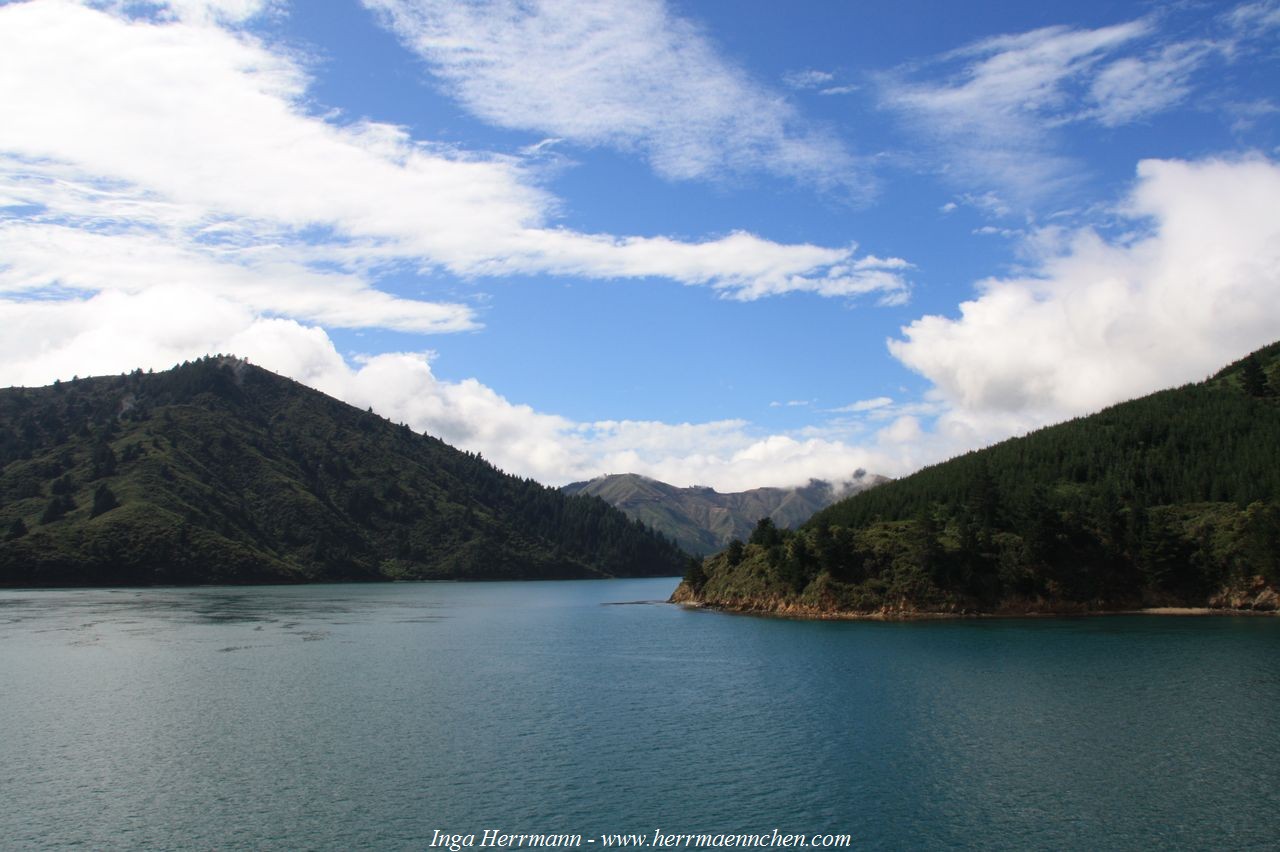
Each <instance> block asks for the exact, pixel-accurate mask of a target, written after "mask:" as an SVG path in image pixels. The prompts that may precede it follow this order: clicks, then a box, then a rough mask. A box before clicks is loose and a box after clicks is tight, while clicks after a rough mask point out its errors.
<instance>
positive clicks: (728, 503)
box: [560, 470, 887, 556]
mask: <svg viewBox="0 0 1280 852" xmlns="http://www.w3.org/2000/svg"><path fill="white" fill-rule="evenodd" d="M886 481H887V480H886V479H885V478H884V477H883V476H876V475H875V474H868V473H867V472H866V471H865V470H858V471H856V472H854V474H853V477H852V478H851V479H848V480H846V481H843V482H839V483H831V482H825V481H822V480H817V479H813V480H810V481H809V484H808V485H802V486H800V487H799V488H753V489H751V490H750V491H735V492H732V493H729V494H722V493H721V492H719V491H716V490H715V489H713V488H707V487H703V486H693V487H690V488H677V487H676V486H674V485H668V484H667V483H665V482H659V481H658V480H656V479H649V478H648V477H647V476H640V475H638V474H634V473H621V474H612V475H609V476H601V477H598V478H596V479H592V480H590V481H587V482H574V483H572V484H570V485H566V486H564V487H563V488H561V489H560V490H561V491H564V492H565V493H566V494H590V495H594V496H596V497H599V498H600V499H601V500H604V501H605V502H606V503H608V504H609V505H611V506H615V507H617V508H619V509H621V510H622V511H623V512H626V513H627V517H629V518H634V519H635V520H637V521H641V522H642V523H644V524H646V525H648V526H650V527H652V528H653V529H655V530H657V531H658V532H660V533H662V534H663V535H665V536H667V537H668V538H670V539H672V540H673V541H675V543H676V544H677V545H679V546H680V547H681V548H682V549H683V550H684V551H685V552H686V553H692V554H695V555H697V556H705V555H706V554H708V553H713V552H715V551H717V550H721V549H723V548H724V547H725V546H726V545H728V544H729V542H731V541H732V540H733V539H735V538H746V537H747V536H748V535H750V533H751V528H752V527H753V526H754V525H755V523H756V521H758V520H760V519H761V518H768V519H769V520H771V521H773V522H774V523H775V524H777V525H778V526H780V527H786V528H791V527H798V526H800V525H801V524H802V523H804V522H805V521H807V520H809V518H811V517H813V514H814V513H815V512H817V511H818V510H819V509H822V508H825V507H827V506H830V505H831V504H832V503H834V502H835V501H836V500H837V499H839V498H840V497H844V496H848V495H849V494H852V493H854V492H857V491H861V490H863V489H865V488H871V487H872V486H875V485H879V484H880V483H881V482H886Z"/></svg>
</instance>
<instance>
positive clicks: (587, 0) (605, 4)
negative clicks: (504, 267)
mask: <svg viewBox="0 0 1280 852" xmlns="http://www.w3.org/2000/svg"><path fill="white" fill-rule="evenodd" d="M364 2H365V5H366V6H368V7H370V8H371V9H374V10H375V11H376V12H377V13H378V15H379V18H380V19H381V20H382V21H383V22H385V24H386V25H387V26H388V27H389V28H390V29H391V30H393V31H394V32H395V33H396V34H397V35H398V36H399V37H400V38H401V40H402V41H403V42H404V43H405V44H406V45H408V46H409V47H410V48H411V49H413V50H414V51H416V52H417V53H418V54H419V55H421V56H422V57H423V58H424V59H425V60H426V61H427V63H428V66H429V67H430V68H431V70H432V72H433V73H434V74H435V75H437V77H439V79H440V80H442V81H443V83H444V86H445V88H446V90H447V91H448V92H450V93H451V94H452V95H453V96H454V97H455V98H457V99H458V101H459V102H460V103H462V104H463V106H465V107H466V108H467V109H468V110H469V111H471V112H472V113H473V114H475V115H476V116H478V117H479V118H481V119H482V120H484V121H486V122H489V123H491V124H494V125H497V126H500V127H508V128H515V129H519V130H529V131H534V132H537V133H546V134H554V135H556V136H559V137H563V138H564V139H567V140H571V141H573V142H575V143H577V144H580V145H587V146H606V147H610V148H614V149H617V150H621V151H625V152H634V153H637V154H639V155H641V156H643V157H645V158H646V159H647V160H648V161H649V162H650V163H651V165H652V167H653V168H654V169H655V170H656V171H657V172H658V173H659V174H661V175H664V176H666V177H668V178H672V179H677V180H684V179H694V178H699V179H719V178H722V177H724V176H725V175H726V174H732V173H744V172H767V173H772V174H775V175H780V176H782V177H786V178H790V179H794V180H797V181H800V182H801V183H805V184H809V185H815V186H819V187H829V188H837V187H838V188H843V189H845V190H852V191H854V192H857V193H859V194H861V193H862V192H863V191H864V189H865V186H864V180H865V175H864V174H863V173H862V170H861V169H860V168H859V166H858V163H857V162H856V160H855V158H854V157H853V156H852V155H851V154H850V152H849V151H848V150H847V149H846V147H845V145H844V144H843V143H842V142H841V141H840V140H839V139H837V138H836V137H835V136H833V135H831V134H828V133H826V132H824V131H822V130H821V129H819V128H817V127H815V126H813V125H811V124H810V123H809V122H807V121H805V120H804V119H803V117H802V116H800V115H799V114H798V113H797V112H796V110H795V109H794V108H793V107H791V106H790V105H789V104H788V103H787V101H786V100H785V98H783V97H781V95H780V94H779V93H777V92H775V91H771V90H770V89H769V88H768V87H766V86H765V85H764V84H763V83H761V82H758V81H756V80H753V79H752V78H751V77H750V75H748V74H747V73H746V72H745V71H744V70H743V69H741V68H739V67H738V66H737V65H735V64H733V63H732V62H730V61H729V60H728V59H726V58H725V57H723V56H722V55H721V54H720V52H719V51H718V50H717V49H716V47H715V45H714V44H713V43H712V42H711V41H710V40H709V39H708V38H707V37H706V35H705V34H704V33H703V32H702V31H701V30H700V29H699V28H698V27H697V26H696V25H695V24H694V23H692V22H691V21H689V20H687V19H684V18H682V17H680V16H679V15H676V14H675V13H673V12H672V11H671V10H670V9H668V8H667V6H666V4H665V3H663V2H661V0H626V2H621V0H532V2H519V3H517V2H514V0H482V2H474V3H456V2H451V0H364ZM825 73H826V72H821V71H806V72H798V74H799V76H796V77H795V78H794V81H795V82H796V83H797V84H800V85H806V86H807V85H812V84H814V83H816V82H817V81H819V80H820V79H822V78H823V76H824V74H825Z"/></svg>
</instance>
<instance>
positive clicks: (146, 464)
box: [0, 357, 686, 586]
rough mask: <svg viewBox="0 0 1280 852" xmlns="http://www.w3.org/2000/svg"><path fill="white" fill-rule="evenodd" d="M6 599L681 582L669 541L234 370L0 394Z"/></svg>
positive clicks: (253, 370) (346, 408) (594, 505)
mask: <svg viewBox="0 0 1280 852" xmlns="http://www.w3.org/2000/svg"><path fill="white" fill-rule="evenodd" d="M0 536H2V537H3V540H2V541H0V585H7V586H15V585H24V586H52V585H147V584H183V583H280V582H314V581H352V580H401V579H413V580H418V579H551V578H574V577H610V576H619V577H620V576H670V575H674V574H679V573H681V572H682V571H684V570H685V567H686V562H685V556H684V554H683V553H681V551H680V550H679V549H678V548H677V547H676V546H675V545H674V544H672V543H671V542H669V541H667V540H666V539H664V538H662V537H661V536H659V535H656V534H654V533H653V532H652V531H650V530H649V529H648V528H646V527H645V526H644V525H643V524H640V523H637V522H634V521H632V520H630V519H628V518H627V517H626V516H625V515H623V514H622V513H621V512H619V511H618V510H616V509H614V508H613V507H611V506H609V505H608V504H606V503H605V502H604V501H602V500H599V499H596V498H594V497H568V496H565V495H563V494H561V493H560V492H559V491H557V490H555V489H552V488H547V487H545V486H542V485H540V484H538V483H537V482H534V481H533V480H529V479H519V478H517V477H514V476H509V475H507V474H505V473H503V472H501V471H499V470H497V469H496V468H494V467H493V466H492V465H490V464H489V463H487V462H485V461H484V460H483V459H482V458H480V457H479V456H478V455H472V454H469V453H464V452H461V451H459V450H456V449H454V448H452V447H450V446H448V445H446V444H445V443H443V442H442V441H440V440H438V439H436V438H432V437H428V436H424V435H420V434H416V433H414V432H413V431H411V430H410V429H409V428H408V427H406V426H399V425H396V424H393V423H391V422H390V421H388V420H385V419H383V418H381V417H378V416H376V415H374V414H373V413H371V412H367V411H361V410H359V409H357V408H354V407H352V406H350V405H347V404H345V403H342V402H339V401H338V400H335V399H332V398H330V397H327V396H325V395H323V394H321V393H319V392H317V391H314V390H311V389H309V388H306V387H304V386H302V385H300V384H298V383H296V382H293V381H290V380H288V379H285V378H282V377H280V376H277V375H275V374H274V373H270V372H268V371H266V370H263V369H260V368H258V367H253V366H251V365H249V364H248V363H246V362H244V361H240V360H237V359H234V358H224V357H216V358H213V357H211V358H205V359H200V360H198V361H195V362H191V363H186V364H183V365H181V366H179V367H176V368H174V369H172V370H169V371H166V372H163V373H155V374H143V373H142V372H141V371H135V372H134V373H131V374H129V375H126V376H109V377H101V378H91V379H78V380H73V381H70V382H58V383H55V384H54V385H53V386H51V387H44V388H7V389H3V390H0Z"/></svg>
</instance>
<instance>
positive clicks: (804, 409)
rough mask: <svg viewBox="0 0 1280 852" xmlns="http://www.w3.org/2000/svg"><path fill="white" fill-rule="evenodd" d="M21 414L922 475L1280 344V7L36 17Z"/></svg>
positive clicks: (272, 6) (25, 66) (134, 11)
mask: <svg viewBox="0 0 1280 852" xmlns="http://www.w3.org/2000/svg"><path fill="white" fill-rule="evenodd" d="M0 115H2V116H3V119H2V120H0V329H2V330H3V334H2V335H0V385H6V386H7V385H27V386H33V385H44V384H48V383H51V382H52V381H54V380H55V379H63V380H65V379H69V378H71V377H72V376H87V375H102V374H110V373H121V372H125V371H129V370H132V369H134V368H138V367H141V368H143V369H156V370H161V369H167V368H169V367H171V366H173V365H174V364H177V363H180V362H182V361H184V360H188V359H192V358H196V357H199V356H201V355H204V354H210V353H228V354H236V355H239V356H241V357H245V358H248V359H249V360H250V361H251V362H253V363H255V364H258V365H260V366H263V367H266V368H268V369H271V370H274V371H276V372H278V373H281V374H283V375H286V376H289V377H292V378H294V379H297V380H298V381H301V382H303V383H305V384H307V385H310V386H312V387H315V388H317V389H319V390H321V391H324V392H325V393H329V394H331V395H333V396H336V397H339V398H341V399H344V400H346V401H348V402H350V403H352V404H354V405H358V406H360V407H371V408H372V409H373V410H374V411H376V412H378V413H380V414H382V415H384V416H386V417H388V418H390V419H392V420H394V421H396V422H403V423H408V424H409V425H410V426H412V427H413V428H414V429H417V430H420V431H425V432H427V433H430V434H432V435H436V436H439V437H441V438H443V439H444V440H445V441H447V442H449V443H451V444H453V445H455V446H458V447H461V448H463V449H466V450H470V451H474V452H479V453H481V454H482V455H483V456H484V457H485V458H486V459H488V460H490V461H491V462H493V463H494V464H496V465H497V466H499V467H500V468H502V469H503V470H506V471H507V472H509V473H514V474H518V475H521V476H528V477H532V478H534V479H537V480H539V481H541V482H544V483H546V484H549V485H560V484H564V483H567V482H571V481H575V480H581V479H587V478H591V477H594V476H598V475H602V474H606V473H629V472H633V473H641V474H645V475H648V476H652V477H655V478H657V479H661V480H664V481H667V482H670V483H673V484H675V485H694V484H700V485H710V486H713V487H715V488H718V489H720V490H722V491H724V490H743V489H747V488H754V487H759V486H767V485H774V486H785V485H794V484H800V483H803V482H805V481H806V480H808V479H809V478H820V479H827V480H832V481H841V480H844V479H847V478H849V477H850V476H852V475H853V474H854V472H855V471H856V470H858V469H864V470H868V471H872V472H875V473H880V474H884V475H889V476H900V475H904V474H906V473H909V472H911V471H912V470H915V469H917V468H919V467H920V466H922V465H925V464H930V463H933V462H936V461H940V460H942V459H945V458H948V457H950V456H953V455H956V454H958V453H962V452H965V451H967V450H970V449H974V448H977V447H981V446H986V445H988V444H990V443H993V442H996V441H999V440H1003V439H1004V438H1007V437H1010V436H1012V435H1018V434H1024V433H1026V432H1027V431H1029V430H1032V429H1035V428H1038V427H1041V426H1044V425H1047V424H1051V423H1055V422H1059V421H1061V420H1064V419H1068V418H1071V417H1075V416H1079V415H1083V414H1088V413H1090V412H1093V411H1096V410H1098V409H1100V408H1103V407H1105V406H1107V405H1110V404H1112V403H1115V402H1119V401H1122V400H1124V399H1128V398H1132V397H1134V396H1139V395H1142V394H1145V393H1149V392H1151V391H1154V390H1158V389H1160V388H1164V387H1171V386H1175V385H1179V384H1183V383H1186V382H1189V381H1196V380H1199V379H1202V378H1204V377H1205V376H1207V375H1209V374H1211V373H1212V372H1214V371H1215V370H1216V369H1217V368H1219V367H1221V366H1223V365H1224V364H1226V363H1228V362H1230V361H1232V360H1234V359H1236V358H1239V357H1241V356H1242V355H1244V354H1246V353H1247V352H1249V351H1251V350H1252V349H1255V348H1257V347H1259V346H1262V345H1265V344H1267V343H1270V342H1272V341H1274V340H1276V339H1280V0H1246V2H1240V3H1233V2H1197V1H1196V0H1183V2H1159V3H1155V2H1119V0H1105V1H1104V0H1096V1H1095V2H1091V1H1090V0H1077V2H1071V3H1065V2H1056V0H1054V2H1043V3H1035V4H1031V3H1025V2H1021V0H1016V1H1015V2H995V1H994V0H993V2H982V3H974V2H963V1H962V0H937V1H936V2H935V1H934V0H899V2H895V3H891V4H890V3H848V2H804V0H797V2H794V3H776V2H764V1H763V0H758V1H757V0H732V2H730V0H703V1H702V2H696V3H681V2H674V0H673V2H660V1H659V0H618V2H612V1H611V0H520V2H508V1H507V0H475V2H461V0H454V2H444V0H332V2H325V3H312V2H305V3H304V2H287V0H167V2H165V1H164V0H155V2H122V1H121V0H116V2H72V0H27V2H8V3H0Z"/></svg>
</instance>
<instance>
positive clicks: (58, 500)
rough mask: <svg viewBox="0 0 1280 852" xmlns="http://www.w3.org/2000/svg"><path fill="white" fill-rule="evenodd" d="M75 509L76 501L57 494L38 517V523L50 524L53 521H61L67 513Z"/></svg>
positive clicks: (68, 496) (65, 495)
mask: <svg viewBox="0 0 1280 852" xmlns="http://www.w3.org/2000/svg"><path fill="white" fill-rule="evenodd" d="M75 507H76V501H75V500H73V499H71V495H69V494H57V495H55V496H54V498H53V499H52V500H50V501H49V505H48V506H45V507H44V512H43V513H42V514H41V515H40V523H42V524H51V523H53V522H54V521H58V520H61V519H62V518H63V517H64V516H65V515H66V514H67V512H70V511H71V510H72V509H74V508H75Z"/></svg>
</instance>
